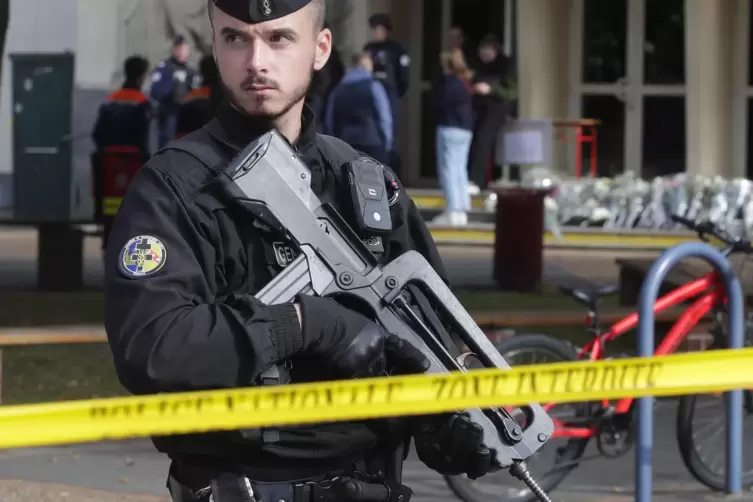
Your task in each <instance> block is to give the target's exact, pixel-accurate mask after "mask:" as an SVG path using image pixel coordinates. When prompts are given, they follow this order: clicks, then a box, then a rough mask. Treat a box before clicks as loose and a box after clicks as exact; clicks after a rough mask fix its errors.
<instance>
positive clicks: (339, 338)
mask: <svg viewBox="0 0 753 502" xmlns="http://www.w3.org/2000/svg"><path fill="white" fill-rule="evenodd" d="M298 303H299V304H300V306H301V335H302V338H303V348H302V350H301V353H303V354H312V355H317V356H319V357H321V358H322V359H324V360H325V361H326V362H327V363H328V364H329V365H331V367H332V368H334V369H335V370H336V371H337V372H339V373H341V374H342V375H343V376H347V377H354V378H358V377H373V376H384V375H386V374H407V373H423V372H425V371H426V370H428V369H429V360H428V359H427V358H426V357H425V356H424V355H423V354H422V353H421V351H420V350H418V349H417V348H416V347H414V346H413V345H411V344H409V343H407V342H405V341H404V340H402V339H401V338H399V337H398V336H396V335H393V334H390V333H388V332H387V331H385V330H384V328H382V327H381V326H379V325H378V324H376V323H375V322H373V321H371V320H370V319H368V318H367V317H364V316H363V315H361V314H360V313H358V312H356V311H354V310H350V309H347V308H345V307H343V306H342V305H340V304H339V303H337V301H336V300H334V299H332V298H321V297H315V296H307V295H301V296H300V297H299V298H298Z"/></svg>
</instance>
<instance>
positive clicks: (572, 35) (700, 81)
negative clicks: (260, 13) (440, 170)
mask: <svg viewBox="0 0 753 502" xmlns="http://www.w3.org/2000/svg"><path fill="white" fill-rule="evenodd" d="M751 2H753V0H609V1H605V0H328V3H329V6H330V9H329V19H330V24H331V26H332V28H333V32H334V36H335V42H336V44H337V45H338V46H339V47H340V48H341V50H342V51H343V52H344V53H345V54H346V55H347V53H348V52H350V51H352V50H356V49H358V48H360V47H361V46H362V45H363V44H364V43H365V42H366V40H367V38H368V25H367V20H368V17H369V15H371V14H372V13H375V12H387V13H390V14H391V15H392V18H393V21H394V24H395V33H394V36H395V38H397V39H398V40H399V41H400V42H401V43H402V44H403V45H404V46H405V48H406V50H407V51H408V54H409V55H410V58H411V61H412V64H411V85H410V88H409V90H408V95H407V96H406V98H405V99H403V100H402V103H401V120H400V124H399V128H400V134H399V138H398V139H399V147H400V149H401V152H402V156H403V159H404V165H405V168H404V169H405V172H406V175H405V178H406V179H405V182H406V183H407V184H409V185H411V186H425V187H430V186H436V177H435V168H434V154H433V145H434V125H433V124H432V119H431V114H430V113H429V111H428V106H427V98H428V91H429V90H430V81H431V78H432V75H433V74H434V72H435V71H436V70H437V67H438V56H439V52H440V51H441V50H442V48H443V46H444V44H445V42H446V38H445V36H446V32H447V30H448V28H449V27H450V26H453V25H457V26H460V27H462V28H463V29H464V31H465V32H466V37H467V39H468V43H469V44H470V45H475V44H476V43H478V41H479V40H480V39H481V37H482V36H483V35H484V34H486V33H493V34H495V35H497V37H498V38H499V39H500V40H502V41H503V42H504V46H505V50H506V52H508V53H509V54H510V55H511V56H512V57H514V58H515V60H516V64H517V70H518V89H519V100H518V107H517V108H518V115H519V116H520V117H521V118H557V119H566V118H567V119H576V118H592V119H598V120H600V121H601V124H600V125H599V127H598V128H597V133H598V138H599V139H598V170H599V174H601V175H615V174H619V173H622V172H624V171H625V170H631V171H634V172H636V173H638V174H640V175H642V176H644V177H652V176H656V175H662V174H671V173H676V172H683V171H687V172H689V173H692V174H719V175H722V176H726V177H741V176H745V177H749V178H750V177H753V147H752V145H753V115H752V114H751V111H753V106H752V101H751V98H753V65H752V64H751V60H752V59H753V40H752V39H751V28H752V27H753V8H752V7H751ZM205 5H206V2H205V0H162V1H159V2H155V1H153V0H118V1H113V2H102V1H101V0H11V16H12V18H11V19H12V22H11V24H10V29H9V33H8V43H7V44H6V54H5V57H6V61H5V63H6V65H5V69H6V71H5V72H4V74H3V79H2V80H3V82H2V84H3V85H2V103H1V106H0V142H2V145H0V146H2V148H0V156H1V157H0V161H2V162H0V171H7V170H8V167H9V166H10V161H11V157H10V146H11V144H12V142H11V141H10V132H11V127H10V124H11V119H12V117H11V109H12V107H11V106H10V105H11V103H10V95H11V89H10V83H11V81H12V80H11V78H10V71H11V68H10V66H9V65H8V60H7V55H8V54H11V53H17V52H46V51H60V50H66V49H68V50H72V51H74V52H75V53H76V82H77V87H78V90H79V91H81V90H83V91H89V90H98V91H101V92H105V91H106V90H108V89H110V88H112V87H114V86H116V85H118V84H119V81H120V79H121V78H122V76H121V75H120V62H121V61H122V60H123V58H125V57H126V56H128V55H130V54H135V53H138V54H143V55H146V56H147V57H148V58H149V59H150V61H152V62H156V61H158V60H159V59H161V58H163V57H165V56H166V55H167V53H168V51H169V40H170V38H171V35H170V32H171V31H173V30H174V29H178V30H181V31H184V32H185V31H188V32H190V34H192V35H195V37H194V39H195V40H199V42H198V43H200V44H203V45H204V46H206V45H207V43H208V33H209V32H208V25H207V23H206V16H205ZM61 20H64V21H65V22H63V21H61ZM84 107H85V108H86V107H89V105H88V104H87V105H85V106H84ZM79 108H81V107H79ZM87 109H88V108H87ZM75 122H76V123H74V125H73V129H74V130H73V133H74V134H84V135H85V133H86V129H87V127H88V125H90V124H86V120H84V119H83V118H81V119H77V120H76V121H75ZM556 145H557V148H556V152H555V153H556V155H555V158H554V166H553V167H554V168H555V169H557V170H559V171H563V172H573V170H574V164H575V150H574V148H573V145H572V142H559V141H558V142H556ZM584 155H588V149H587V148H586V150H585V152H584Z"/></svg>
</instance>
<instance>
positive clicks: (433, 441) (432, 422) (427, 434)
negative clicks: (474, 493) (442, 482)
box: [414, 413, 492, 479]
mask: <svg viewBox="0 0 753 502" xmlns="http://www.w3.org/2000/svg"><path fill="white" fill-rule="evenodd" d="M425 420H426V421H425V422H424V421H423V420H422V422H419V425H418V431H417V432H416V433H415V435H414V440H415V442H416V454H417V455H418V458H419V460H421V462H423V463H424V464H426V466H427V467H428V468H429V469H432V470H434V471H436V472H438V473H439V474H442V475H449V476H457V475H460V474H465V475H467V476H468V477H469V478H471V479H476V478H480V477H481V476H483V475H484V474H486V473H487V472H489V470H490V469H491V461H492V454H491V451H490V450H489V449H488V448H486V447H485V446H484V445H483V444H481V440H482V438H483V430H482V428H481V426H480V425H478V424H475V423H473V422H472V421H471V419H470V417H469V416H468V415H467V414H465V413H454V414H452V415H442V416H439V417H426V419H425Z"/></svg>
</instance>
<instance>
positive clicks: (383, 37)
mask: <svg viewBox="0 0 753 502" xmlns="http://www.w3.org/2000/svg"><path fill="white" fill-rule="evenodd" d="M369 28H370V29H371V40H370V41H369V42H368V43H367V44H366V45H365V46H364V50H365V51H367V52H368V53H369V54H370V55H371V59H372V61H374V76H375V77H376V78H377V79H379V80H380V81H381V82H382V83H383V84H384V88H385V90H386V91H387V96H389V98H390V103H391V106H392V117H393V118H392V124H393V129H394V131H395V133H393V137H397V136H396V133H397V124H398V115H399V112H400V99H402V97H403V96H405V93H406V92H408V83H409V77H410V57H409V56H408V54H407V53H406V52H405V49H403V46H402V45H400V42H398V41H396V40H393V39H392V38H391V34H392V18H390V16H389V15H388V14H384V13H378V14H373V15H372V16H371V17H370V18H369ZM396 143H397V142H395V143H393V144H394V145H395V146H396ZM391 157H392V159H393V162H392V167H393V168H394V169H395V170H396V171H398V173H399V170H400V167H399V164H400V159H399V157H398V155H397V151H393V152H391Z"/></svg>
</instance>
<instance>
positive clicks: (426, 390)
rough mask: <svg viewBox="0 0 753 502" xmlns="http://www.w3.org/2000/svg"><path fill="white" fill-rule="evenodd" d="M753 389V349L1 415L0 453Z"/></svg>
mask: <svg viewBox="0 0 753 502" xmlns="http://www.w3.org/2000/svg"><path fill="white" fill-rule="evenodd" d="M751 388H753V348H749V349H743V350H720V351H710V352H703V353H693V354H681V355H671V356H664V357H656V358H648V359H642V358H631V359H619V360H612V361H600V362H571V363H557V364H547V365H533V366H518V367H515V368H513V369H511V370H508V371H500V370H496V369H492V370H474V371H470V372H468V373H460V372H456V373H452V374H442V375H415V376H400V377H390V378H374V379H361V380H348V381H338V382H317V383H312V384H297V385H288V386H281V387H274V388H271V387H264V388H258V387H257V388H251V389H234V390H222V391H203V392H191V393H180V394H160V395H152V396H142V397H127V398H110V399H96V400H88V401H72V402H63V403H45V404H35V405H24V406H2V407H0V448H18V447H28V446H42V445H52V444H65V443H78V442H88V441H98V440H106V439H124V438H131V437H144V436H150V435H169V434H183V433H196V432H207V431H212V430H231V429H242V428H254V427H265V426H272V425H291V424H310V423H316V422H331V421H342V420H357V419H365V418H378V417H388V416H408V415H421V414H430V413H438V412H449V411H454V410H461V409H466V408H473V407H486V406H502V405H505V406H515V405H518V406H520V405H525V404H527V403H531V402H539V403H546V402H553V401H556V402H579V401H591V400H600V399H617V398H621V397H631V396H632V397H641V396H651V395H653V396H671V395H680V394H696V393H708V392H722V391H728V390H734V389H751Z"/></svg>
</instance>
